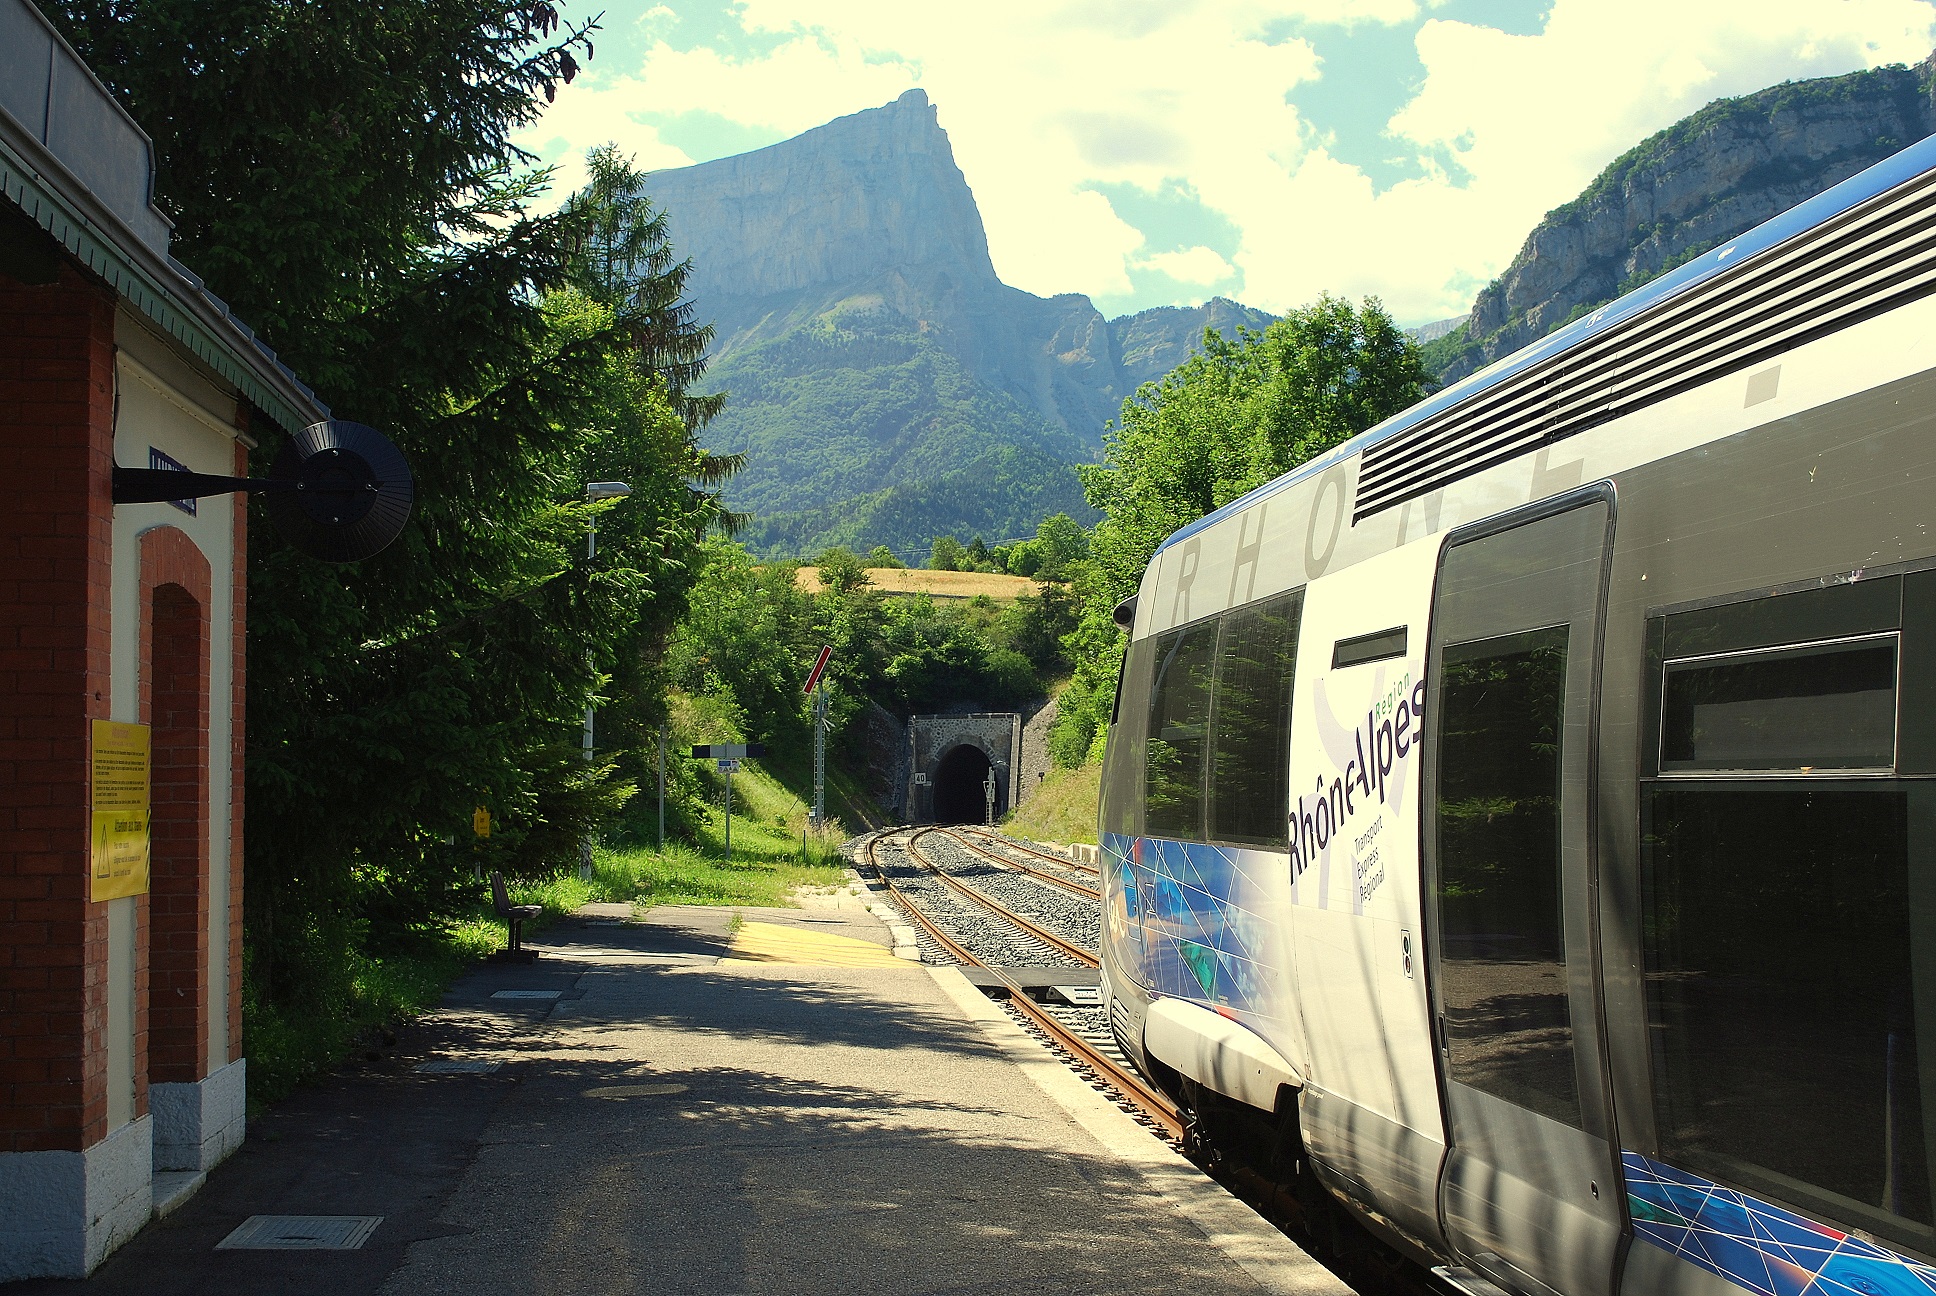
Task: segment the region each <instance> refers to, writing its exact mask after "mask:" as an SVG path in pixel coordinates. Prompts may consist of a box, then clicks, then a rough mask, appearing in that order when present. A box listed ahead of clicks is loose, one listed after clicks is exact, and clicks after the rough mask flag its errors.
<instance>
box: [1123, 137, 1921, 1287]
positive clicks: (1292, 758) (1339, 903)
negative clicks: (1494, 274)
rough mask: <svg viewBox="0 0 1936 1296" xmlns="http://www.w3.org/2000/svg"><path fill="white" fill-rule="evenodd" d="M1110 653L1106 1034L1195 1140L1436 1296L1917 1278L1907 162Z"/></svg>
mask: <svg viewBox="0 0 1936 1296" xmlns="http://www.w3.org/2000/svg"><path fill="white" fill-rule="evenodd" d="M1117 620H1118V622H1119V624H1121V625H1122V626H1124V627H1125V628H1126V630H1127V632H1128V641H1127V647H1126V651H1125V654H1124V661H1123V668H1122V673H1121V676H1120V679H1119V682H1118V685H1117V692H1116V697H1115V702H1114V706H1113V710H1112V714H1111V717H1110V721H1109V730H1108V734H1109V740H1108V743H1107V747H1106V755H1105V757H1104V763H1103V770H1102V784H1103V790H1102V799H1101V804H1100V810H1099V816H1100V819H1099V829H1100V836H1099V841H1100V843H1101V852H1100V854H1101V860H1102V873H1103V892H1104V894H1103V898H1102V905H1103V941H1102V949H1101V955H1102V986H1103V1000H1104V1004H1105V1007H1106V1011H1107V1014H1108V1018H1109V1022H1110V1028H1111V1030H1112V1031H1113V1033H1114V1034H1115V1036H1116V1040H1117V1043H1118V1044H1119V1045H1120V1047H1121V1048H1122V1050H1123V1051H1124V1052H1125V1053H1126V1054H1127V1055H1128V1056H1129V1057H1130V1058H1131V1059H1132V1060H1133V1061H1134V1063H1135V1064H1136V1065H1137V1067H1138V1068H1139V1069H1141V1070H1142V1071H1143V1072H1144V1073H1145V1074H1146V1075H1147V1076H1149V1077H1150V1078H1151V1079H1152V1080H1153V1081H1154V1082H1156V1083H1158V1084H1160V1085H1162V1086H1164V1087H1165V1088H1167V1089H1168V1090H1170V1092H1172V1093H1173V1094H1176V1095H1178V1096H1179V1097H1180V1098H1182V1099H1183V1100H1184V1102H1185V1105H1186V1106H1187V1107H1188V1108H1189V1109H1190V1110H1191V1111H1192V1112H1193V1113H1195V1114H1197V1116H1198V1118H1200V1120H1201V1124H1202V1138H1203V1140H1204V1142H1205V1144H1206V1146H1209V1147H1210V1148H1211V1150H1212V1151H1214V1150H1215V1148H1216V1146H1217V1144H1218V1143H1219V1141H1222V1142H1223V1143H1225V1144H1228V1145H1235V1144H1237V1143H1244V1144H1245V1145H1246V1146H1247V1147H1248V1148H1249V1154H1250V1155H1251V1156H1252V1157H1253V1159H1254V1160H1256V1161H1257V1163H1258V1164H1263V1165H1265V1166H1266V1168H1267V1169H1268V1168H1270V1167H1276V1169H1275V1170H1273V1171H1272V1173H1273V1174H1275V1175H1276V1176H1277V1177H1278V1178H1279V1179H1281V1181H1282V1182H1283V1183H1285V1184H1294V1185H1297V1187H1296V1189H1295V1190H1296V1191H1297V1192H1300V1193H1303V1192H1309V1193H1311V1194H1313V1206H1314V1208H1315V1206H1316V1205H1317V1204H1319V1203H1321V1204H1322V1205H1323V1207H1324V1209H1325V1210H1327V1211H1330V1212H1333V1213H1334V1214H1337V1215H1340V1216H1342V1217H1346V1218H1349V1219H1350V1220H1353V1221H1355V1222H1356V1226H1360V1227H1361V1228H1362V1230H1363V1232H1364V1233H1365V1234H1368V1235H1369V1236H1371V1237H1373V1238H1376V1239H1377V1241H1378V1244H1379V1245H1380V1246H1381V1247H1382V1248H1383V1249H1384V1251H1385V1252H1389V1253H1395V1254H1396V1255H1399V1256H1402V1257H1405V1258H1407V1259H1410V1260H1414V1261H1416V1262H1418V1263H1421V1264H1424V1265H1426V1266H1428V1267H1429V1268H1431V1269H1432V1270H1433V1271H1434V1272H1435V1273H1437V1274H1438V1275H1439V1278H1440V1279H1441V1280H1443V1282H1444V1283H1446V1284H1447V1285H1449V1286H1450V1287H1451V1288H1452V1289H1454V1290H1457V1291H1463V1292H1469V1293H1497V1292H1502V1291H1503V1292H1513V1293H1521V1294H1522V1296H1614V1294H1615V1293H1619V1294H1620V1296H1661V1294H1663V1293H1666V1294H1670V1296H1683V1294H1685V1296H1736V1294H1738V1293H1739V1292H1741V1291H1743V1290H1746V1291H1751V1292H1760V1293H1764V1294H1765V1296H1795V1294H1799V1293H1810V1294H1814V1293H1823V1294H1825V1296H1826V1294H1827V1293H1836V1294H1845V1293H1857V1292H1861V1293H1910V1292H1913V1293H1919V1294H1922V1296H1927V1293H1929V1292H1931V1291H1936V1202H1933V1194H1932V1186H1933V1185H1936V139H1931V140H1925V141H1923V142H1921V143H1918V144H1915V145H1912V146H1911V147H1909V148H1907V149H1905V150H1903V151H1902V152H1900V153H1898V154H1896V155H1894V156H1892V157H1890V158H1889V159H1887V160H1885V161H1883V162H1882V163H1880V164H1878V165H1876V166H1873V167H1871V168H1869V169H1868V170H1866V171H1863V172H1861V173H1859V174H1857V175H1854V176H1852V177H1850V178H1849V179H1847V180H1845V181H1843V182H1842V183H1840V184H1838V185H1836V186H1834V187H1833V188H1831V189H1828V190H1826V191H1824V192H1823V193H1821V194H1819V195H1817V196H1816V197H1814V198H1813V199H1810V200H1808V201H1806V202H1804V203H1802V204H1800V205H1799V206H1797V207H1795V208H1794V209H1792V210H1790V211H1788V212H1786V213H1784V214H1782V215H1780V216H1778V217H1776V218H1774V219H1773V220H1771V221H1769V222H1767V223H1766V224H1763V225H1761V226H1760V227H1758V228H1756V229H1754V230H1752V231H1750V232H1748V233H1746V234H1743V235H1741V236H1739V237H1738V238H1734V239H1732V240H1730V241H1728V242H1727V243H1726V244H1725V245H1723V246H1720V247H1716V248H1714V249H1712V250H1711V251H1709V252H1707V253H1706V254H1704V255H1702V256H1700V257H1698V258H1696V259H1694V260H1692V261H1690V262H1688V263H1687V264H1685V265H1683V266H1681V267H1679V268H1677V269H1675V270H1673V271H1672V272H1670V273H1668V274H1666V275H1664V276H1663V277H1661V278H1659V279H1657V280H1656V281H1654V282H1653V283H1651V284H1648V285H1646V286H1645V287H1642V288H1640V289H1638V290H1636V291H1634V292H1632V293H1629V294H1628V295H1626V296H1624V297H1621V298H1620V299H1618V300H1617V301H1614V302H1612V303H1611V304H1609V305H1607V306H1605V307H1602V308H1600V309H1599V310H1596V311H1594V312H1592V313H1591V314H1589V315H1586V316H1584V317H1583V318H1580V319H1578V320H1575V321H1574V322H1572V323H1571V324H1569V325H1567V326H1566V327H1564V328H1562V329H1560V330H1558V331H1557V332H1555V333H1553V334H1551V335H1550V336H1548V337H1547V338H1545V339H1543V340H1541V341H1539V342H1536V343H1534V344H1533V345H1531V346H1529V347H1527V348H1525V349H1523V350H1521V351H1519V352H1518V353H1516V354H1514V355H1512V356H1510V357H1508V358H1506V359H1503V360H1501V361H1499V362H1498V363H1495V364H1493V365H1492V366H1491V367H1490V368H1487V369H1485V370H1482V371H1480V372H1479V373H1476V374H1474V375H1472V376H1471V377H1469V378H1467V379H1465V380H1463V381H1461V382H1458V383H1456V384H1455V385H1452V386H1450V387H1448V388H1447V389H1446V390H1444V391H1442V392H1439V393H1438V394H1436V395H1434V396H1431V397H1429V398H1427V399H1426V400H1425V401H1423V402H1422V403H1420V404H1418V405H1416V406H1414V407H1413V408H1411V409H1409V410H1407V411H1405V412H1404V413H1402V414H1400V415H1398V416H1396V417H1394V418H1391V419H1389V420H1387V421H1386V422H1384V423H1382V424H1380V425H1378V426H1376V427H1374V428H1371V429H1370V430H1368V431H1366V432H1365V433H1363V434H1361V435H1359V436H1358V437H1356V438H1355V439H1353V440H1351V441H1348V442H1346V443H1344V444H1343V445H1341V446H1339V447H1337V448H1336V449H1334V450H1332V451H1331V452H1329V453H1327V454H1324V455H1323V456H1321V457H1319V458H1317V459H1315V460H1313V461H1311V462H1309V463H1306V464H1304V465H1303V466H1301V467H1299V468H1297V469H1296V470H1294V471H1292V472H1291V473H1289V474H1287V475H1286V476H1284V477H1282V478H1280V479H1278V480H1276V481H1273V482H1271V483H1269V484H1268V485H1265V486H1263V487H1261V488H1259V489H1257V490H1255V491H1253V492H1251V493H1250V494H1248V495H1246V496H1244V497H1243V498H1241V499H1238V500H1236V501H1234V502H1233V503H1231V504H1230V505H1228V506H1226V507H1224V508H1222V509H1220V510H1218V511H1217V512H1215V513H1213V514H1211V515H1209V516H1208V517H1205V518H1203V519H1202V520H1200V521H1198V522H1196V523H1194V524H1192V525H1190V526H1187V527H1185V528H1183V529H1182V530H1180V531H1178V532H1177V533H1176V534H1174V535H1172V536H1170V537H1169V538H1168V539H1167V540H1165V541H1164V542H1163V544H1162V545H1161V546H1160V547H1159V548H1158V550H1157V551H1156V553H1155V556H1154V557H1153V559H1152V560H1151V562H1150V563H1149V566H1148V568H1147V570H1146V572H1145V574H1144V576H1143V578H1142V581H1141V584H1140V586H1139V588H1138V590H1137V592H1136V593H1135V594H1134V595H1133V596H1132V597H1131V598H1129V599H1126V600H1124V602H1123V604H1122V605H1121V606H1120V607H1119V608H1118V609H1117ZM1919 861H1920V862H1919ZM1925 1068H1927V1069H1928V1070H1929V1072H1930V1074H1929V1076H1928V1077H1925V1076H1924V1075H1923V1071H1924V1069H1925Z"/></svg>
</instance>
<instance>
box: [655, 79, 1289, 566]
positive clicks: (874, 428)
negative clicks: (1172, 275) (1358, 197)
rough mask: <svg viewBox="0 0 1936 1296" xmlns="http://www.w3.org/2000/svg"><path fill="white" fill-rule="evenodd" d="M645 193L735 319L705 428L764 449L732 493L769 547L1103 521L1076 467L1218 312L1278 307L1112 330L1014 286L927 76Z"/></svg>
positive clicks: (721, 334) (709, 310) (759, 542)
mask: <svg viewBox="0 0 1936 1296" xmlns="http://www.w3.org/2000/svg"><path fill="white" fill-rule="evenodd" d="M647 188H648V191H649V192H650V194H651V196H652V199H653V201H654V202H656V203H657V204H658V205H659V206H660V207H661V208H662V209H663V210H664V211H665V213H666V216H667V219H668V222H669V224H670V226H671V230H672V240H673V243H674V245H675V246H676V247H677V248H678V249H679V252H680V255H682V256H686V257H690V258H691V259H692V262H693V273H692V277H691V279H690V281H689V287H690V290H691V292H692V295H693V300H694V303H695V308H696V314H697V316H698V318H700V319H701V320H702V321H706V322H710V323H711V324H712V325H713V328H714V349H713V353H712V364H711V367H710V369H709V370H708V378H709V379H710V380H711V382H712V383H713V384H714V385H716V386H718V387H719V388H721V389H723V390H725V391H726V393H727V405H726V410H725V412H724V413H723V414H721V415H720V416H719V417H718V418H717V419H715V420H714V421H713V422H712V423H711V424H710V425H709V426H708V427H707V429H706V439H707V442H708V445H709V447H710V448H711V449H714V450H718V451H726V452H731V451H744V452H746V453H747V455H748V466H747V469H746V471H745V472H743V473H742V474H740V476H739V477H738V478H736V479H735V480H734V481H733V483H732V484H731V485H730V486H729V488H728V491H727V498H728V501H729V503H731V505H732V506H733V507H735V508H738V509H745V510H750V511H752V512H753V513H754V514H755V515H756V521H755V523H754V524H753V526H752V527H750V528H749V530H748V532H747V535H748V538H749V543H751V544H752V545H753V546H754V547H755V548H756V549H757V550H759V551H761V552H764V553H768V554H775V555H777V554H807V553H812V552H814V551H815V550H816V549H817V548H821V547H825V546H826V545H828V544H833V543H845V544H849V545H858V546H861V547H871V546H872V545H874V544H878V543H885V544H889V545H891V546H893V547H895V548H919V547H923V546H925V544H926V542H927V541H928V540H929V539H930V538H932V537H933V536H934V535H937V534H943V533H947V532H953V533H955V534H959V535H962V536H964V537H966V536H971V535H977V534H979V535H982V536H984V537H986V538H987V539H988V540H990V541H994V540H997V539H1004V538H1012V537H1017V536H1023V535H1029V534H1032V533H1033V532H1034V529H1035V523H1036V521H1038V520H1039V519H1040V518H1041V517H1042V516H1044V515H1046V514H1047V513H1053V512H1057V511H1062V512H1067V513H1070V514H1072V515H1075V516H1078V517H1087V516H1089V515H1090V513H1089V509H1088V507H1087V505H1086V504H1085V503H1084V502H1083V499H1082V492H1081V488H1080V486H1079V485H1078V484H1077V482H1076V477H1075V471H1074V468H1073V466H1072V465H1074V464H1076V463H1079V462H1083V461H1086V460H1090V459H1093V458H1094V457H1095V455H1096V453H1097V451H1098V450H1099V449H1100V447H1101V442H1102V430H1103V427H1104V425H1105V424H1106V423H1107V422H1108V421H1109V420H1111V419H1113V418H1115V417H1116V416H1117V414H1118V412H1119V410H1120V408H1121V405H1122V401H1123V398H1124V397H1125V396H1127V395H1129V394H1130V393H1132V392H1134V391H1135V389H1136V387H1137V386H1138V385H1139V384H1141V383H1142V382H1145V381H1147V380H1149V379H1150V378H1152V377H1160V376H1161V375H1162V374H1163V373H1165V372H1167V371H1168V369H1169V368H1170V367H1171V366H1173V365H1174V364H1175V363H1176V362H1177V361H1179V360H1181V359H1182V358H1183V357H1184V356H1186V355H1187V354H1188V353H1189V350H1190V348H1191V346H1192V344H1193V343H1195V342H1197V341H1198V340H1199V339H1200V338H1201V337H1202V332H1203V328H1204V326H1205V325H1206V324H1210V325H1212V326H1214V327H1221V328H1225V329H1230V328H1234V327H1235V326H1236V325H1237V324H1240V323H1241V324H1246V325H1249V326H1251V327H1261V326H1262V325H1263V324H1264V323H1267V322H1268V321H1269V319H1270V318H1271V317H1270V316H1268V315H1265V314H1263V313H1262V312H1260V311H1254V310H1251V309H1250V308H1248V307H1244V306H1239V305H1237V304H1236V303H1234V302H1228V301H1224V300H1222V299H1218V300H1216V301H1212V302H1209V303H1207V304H1205V305H1204V306H1201V307H1194V308H1178V307H1164V308H1159V309H1157V310H1153V311H1143V312H1141V313H1140V314H1137V315H1131V316H1125V317H1123V318H1122V319H1119V320H1114V321H1111V320H1107V319H1104V318H1103V316H1102V314H1101V313H1100V312H1099V311H1097V310H1096V308H1095V306H1094V305H1093V304H1092V303H1091V302H1090V301H1089V299H1088V298H1087V297H1084V296H1082V295H1080V294H1076V293H1065V294H1061V295H1058V296H1055V297H1047V298H1044V297H1037V296H1035V295H1033V294H1031V293H1026V292H1023V291H1021V290H1020V289H1017V288H1011V287H1009V286H1008V285H1007V284H1004V283H1003V282H1002V281H1001V279H1000V277H999V276H998V275H997V274H996V273H995V267H994V264H993V262H992V261H990V259H989V255H988V239H987V235H986V233H985V232H984V231H983V228H982V223H981V213H980V210H979V209H978V208H977V207H976V206H975V199H974V195H973V193H972V192H970V190H969V188H968V182H967V180H966V178H965V177H964V176H963V175H962V173H961V169H960V168H959V167H958V166H956V165H955V160H954V150H953V148H952V147H951V146H950V145H949V142H948V136H947V133H946V132H945V131H943V130H942V129H941V126H940V123H939V121H938V120H937V117H936V113H935V109H934V107H933V105H932V104H930V103H929V102H928V99H927V96H926V94H925V93H923V92H922V91H920V90H910V91H908V92H907V93H906V94H904V95H902V96H901V97H900V98H899V99H897V100H895V101H894V102H893V103H891V104H887V105H886V106H884V107H881V108H872V109H868V110H867V111H865V112H859V113H855V114H853V115H851V116H848V117H842V118H838V119H836V120H834V121H832V122H829V123H827V124H826V125H825V126H820V127H816V128H815V129H813V130H810V131H807V132H805V133H804V134H801V135H798V136H795V137H794V138H793V139H790V140H785V141H783V142H781V143H779V144H774V145H771V146H769V147H767V148H763V149H758V150H755V151H754V152H751V153H744V154H740V155H738V156H736V157H728V158H721V159H719V160H717V161H713V162H704V163H700V164H699V165H697V166H690V167H681V168H678V169H675V170H668V171H658V172H654V173H652V174H651V175H650V176H649V177H648V179H647ZM996 486H999V489H996V488H994V487H996Z"/></svg>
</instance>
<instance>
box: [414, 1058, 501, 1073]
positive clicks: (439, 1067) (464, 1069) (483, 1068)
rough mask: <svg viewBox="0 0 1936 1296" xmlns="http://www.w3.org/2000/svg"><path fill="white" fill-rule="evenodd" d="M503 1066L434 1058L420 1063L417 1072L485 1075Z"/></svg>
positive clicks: (498, 1063) (483, 1062) (493, 1063)
mask: <svg viewBox="0 0 1936 1296" xmlns="http://www.w3.org/2000/svg"><path fill="white" fill-rule="evenodd" d="M503 1065H504V1064H503V1063H502V1062H495V1061H493V1062H485V1061H482V1060H481V1059H480V1060H472V1061H466V1060H463V1059H459V1058H433V1059H432V1060H431V1061H429V1062H419V1063H418V1064H417V1071H418V1073H419V1074H421V1075H485V1074H488V1073H489V1072H492V1071H495V1070H497V1069H498V1068H499V1067H501V1066H503Z"/></svg>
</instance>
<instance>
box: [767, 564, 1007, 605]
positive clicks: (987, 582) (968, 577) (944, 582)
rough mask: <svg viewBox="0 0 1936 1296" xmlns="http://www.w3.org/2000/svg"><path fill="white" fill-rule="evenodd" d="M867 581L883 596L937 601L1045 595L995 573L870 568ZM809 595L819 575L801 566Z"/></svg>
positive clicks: (800, 577) (802, 582)
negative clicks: (979, 596) (916, 596)
mask: <svg viewBox="0 0 1936 1296" xmlns="http://www.w3.org/2000/svg"><path fill="white" fill-rule="evenodd" d="M867 578H868V580H870V581H872V582H873V584H874V588H875V589H877V590H879V591H881V592H882V593H883V594H929V595H932V596H933V597H935V598H944V599H970V598H974V597H975V596H976V595H977V594H986V595H987V596H988V597H989V598H991V599H994V600H995V601H996V602H997V603H1005V602H1013V601H1014V600H1015V599H1017V598H1019V597H1021V596H1022V595H1024V594H1039V593H1041V592H1042V584H1041V582H1040V581H1037V580H1034V579H1031V578H1030V577H1027V576H1008V575H1002V574H998V573H995V572H951V571H928V570H926V569H925V568H921V567H869V568H868V569H867ZM794 579H795V580H797V581H798V582H799V583H800V588H801V589H803V590H805V591H806V592H807V593H809V594H818V593H819V592H820V572H819V571H818V569H816V568H813V567H802V568H801V569H800V572H799V575H797V576H796V577H795V578H794Z"/></svg>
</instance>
